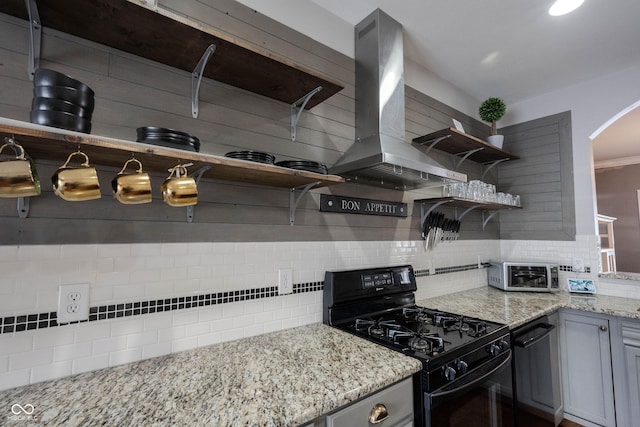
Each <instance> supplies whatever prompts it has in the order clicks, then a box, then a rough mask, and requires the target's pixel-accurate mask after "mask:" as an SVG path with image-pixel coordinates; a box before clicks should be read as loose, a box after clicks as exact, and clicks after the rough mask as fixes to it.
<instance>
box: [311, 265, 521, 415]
mask: <svg viewBox="0 0 640 427" xmlns="http://www.w3.org/2000/svg"><path fill="white" fill-rule="evenodd" d="M416 290H417V285H416V279H415V274H414V271H413V268H412V267H411V266H410V265H404V266H397V267H382V268H369V269H360V270H349V271H336V272H327V273H326V274H325V281H324V295H323V297H324V302H323V321H324V323H326V324H328V325H332V326H334V327H337V328H339V329H342V330H344V331H347V332H349V333H352V334H354V335H356V336H359V337H362V338H365V339H368V340H370V341H373V342H375V343H378V344H381V345H383V346H385V347H387V348H390V349H392V350H396V351H399V352H402V353H404V354H406V355H407V356H411V357H415V358H417V359H419V360H420V361H421V362H422V365H423V370H422V372H421V373H420V374H419V379H417V378H416V382H417V383H419V384H417V385H416V386H417V387H418V390H417V391H416V393H415V395H416V402H415V403H416V405H415V406H416V411H415V412H416V421H417V422H416V425H425V426H440V425H443V426H444V425H447V426H453V425H456V424H455V419H456V416H457V415H455V413H454V414H452V411H453V412H459V410H458V409H455V410H454V409H450V408H449V407H456V408H457V407H458V405H459V404H460V397H461V396H462V398H463V399H466V400H469V399H470V398H469V396H467V397H466V398H465V397H464V396H466V395H469V393H471V392H473V393H477V392H478V390H480V389H483V388H487V387H490V385H488V383H487V381H489V382H495V379H496V378H497V377H496V374H497V373H498V372H499V373H500V375H510V371H509V372H507V371H508V369H507V368H509V362H510V360H511V344H510V340H509V329H508V327H507V326H506V325H503V324H499V323H494V322H489V321H486V320H482V319H477V318H472V317H466V316H462V315H458V314H455V313H448V312H442V311H438V310H434V309H431V308H427V307H420V306H418V305H416V303H415V294H414V292H415V291H416ZM500 383H501V384H503V385H504V386H505V387H506V386H508V385H510V376H509V378H508V379H507V378H505V379H501V380H500ZM491 387H494V390H495V386H491ZM503 388H504V387H503ZM483 399H484V397H483ZM495 399H496V396H495V395H492V396H490V397H487V401H489V400H493V401H495ZM456 401H457V403H454V402H456ZM469 405H470V404H468V405H467V406H469ZM465 410H466V409H465ZM497 410H498V411H500V412H502V411H501V409H500V408H497ZM494 412H495V411H494ZM421 418H424V419H421ZM496 418H500V421H499V422H495V419H496ZM509 420H510V418H509V415H508V414H504V416H503V414H501V413H500V414H493V418H492V419H491V420H489V421H488V422H487V425H511V424H510V422H509ZM502 421H504V422H502ZM466 422H467V423H468V422H469V420H468V419H467V420H466ZM474 422H475V423H476V424H474V425H477V426H481V425H484V424H482V423H481V422H479V420H478V419H475V420H474ZM460 425H464V423H461V424H460Z"/></svg>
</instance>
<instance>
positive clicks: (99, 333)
mask: <svg viewBox="0 0 640 427" xmlns="http://www.w3.org/2000/svg"><path fill="white" fill-rule="evenodd" d="M111 325H112V322H104V323H100V322H94V323H82V324H79V325H77V328H75V329H74V337H75V339H74V342H76V343H81V342H92V341H94V340H99V339H102V338H108V337H110V336H111ZM67 327H69V326H67Z"/></svg>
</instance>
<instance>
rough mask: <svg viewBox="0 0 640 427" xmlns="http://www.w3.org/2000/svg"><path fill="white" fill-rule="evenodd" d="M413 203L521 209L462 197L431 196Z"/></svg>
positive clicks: (490, 208) (454, 206)
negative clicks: (441, 203) (442, 203)
mask: <svg viewBox="0 0 640 427" xmlns="http://www.w3.org/2000/svg"><path fill="white" fill-rule="evenodd" d="M413 202H414V203H439V202H445V203H446V204H444V205H443V207H452V208H468V207H471V206H479V207H481V208H483V209H485V210H503V209H522V206H514V205H505V204H502V203H491V202H482V201H480V200H473V199H462V198H460V197H432V198H428V199H417V200H414V201H413Z"/></svg>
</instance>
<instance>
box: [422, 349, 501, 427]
mask: <svg viewBox="0 0 640 427" xmlns="http://www.w3.org/2000/svg"><path fill="white" fill-rule="evenodd" d="M510 361H511V352H510V351H509V352H508V353H505V354H504V357H501V358H496V359H492V360H491V361H490V362H488V363H487V364H486V365H485V367H484V368H478V371H477V372H476V371H474V372H472V373H470V375H469V376H468V377H467V378H465V381H460V382H458V381H454V382H452V383H450V384H449V385H448V386H447V387H446V389H440V390H438V391H436V392H434V393H432V394H429V393H426V394H425V408H426V409H425V419H426V420H427V422H426V426H427V427H469V426H474V427H512V426H513V425H514V416H513V398H512V392H511V364H510ZM460 380H462V378H460ZM461 383H462V384H461Z"/></svg>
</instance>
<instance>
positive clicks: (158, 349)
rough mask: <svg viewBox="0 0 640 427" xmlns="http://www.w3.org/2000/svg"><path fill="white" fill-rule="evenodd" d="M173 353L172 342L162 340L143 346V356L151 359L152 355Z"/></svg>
mask: <svg viewBox="0 0 640 427" xmlns="http://www.w3.org/2000/svg"><path fill="white" fill-rule="evenodd" d="M169 353H171V342H160V343H155V344H148V345H144V346H143V347H142V358H143V359H150V358H152V357H158V356H164V355H165V354H169Z"/></svg>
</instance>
